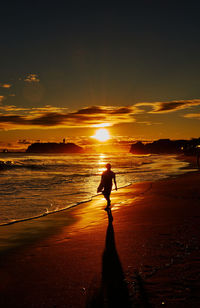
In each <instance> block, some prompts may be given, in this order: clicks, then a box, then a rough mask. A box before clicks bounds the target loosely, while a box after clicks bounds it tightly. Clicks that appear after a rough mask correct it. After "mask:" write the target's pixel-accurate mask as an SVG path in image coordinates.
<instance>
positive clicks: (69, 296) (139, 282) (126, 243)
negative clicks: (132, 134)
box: [0, 171, 200, 308]
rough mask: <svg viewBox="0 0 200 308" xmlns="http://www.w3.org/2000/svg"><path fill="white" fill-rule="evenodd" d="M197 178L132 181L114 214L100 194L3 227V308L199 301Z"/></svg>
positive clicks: (115, 199)
mask: <svg viewBox="0 0 200 308" xmlns="http://www.w3.org/2000/svg"><path fill="white" fill-rule="evenodd" d="M199 183H200V173H199V172H198V171H196V172H190V173H187V174H185V175H182V176H179V177H174V178H170V179H166V180H161V181H157V182H144V183H139V184H134V185H131V186H128V187H125V188H123V189H120V190H118V191H117V192H113V193H112V210H111V212H110V213H109V212H106V211H104V207H105V200H104V199H103V198H102V195H99V196H97V197H95V198H93V199H92V201H90V202H88V203H84V204H82V205H80V206H79V207H77V208H74V209H72V210H71V211H68V215H66V212H65V211H63V212H60V213H57V214H53V215H48V216H46V217H42V218H40V219H36V220H31V221H26V222H22V223H17V224H13V225H10V226H3V227H1V238H0V239H1V247H0V248H1V252H2V253H1V259H0V268H1V269H0V305H1V307H20V308H22V307H49V308H50V307H165V306H166V307H176V308H179V307H181V308H182V307H193V308H197V307H199V306H200V296H199V287H200V280H199V278H200V277H199V273H200V258H199V247H200V243H199V238H200V237H199V235H200V234H199V223H200V208H199V204H200V190H199ZM69 212H70V213H69ZM69 214H70V215H69ZM66 216H67V217H68V218H66Z"/></svg>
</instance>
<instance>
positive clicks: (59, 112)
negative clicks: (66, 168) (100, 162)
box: [0, 106, 137, 130]
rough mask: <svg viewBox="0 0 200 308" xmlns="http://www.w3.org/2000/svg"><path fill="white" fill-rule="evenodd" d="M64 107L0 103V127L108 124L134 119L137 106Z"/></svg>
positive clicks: (21, 127)
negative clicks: (35, 106)
mask: <svg viewBox="0 0 200 308" xmlns="http://www.w3.org/2000/svg"><path fill="white" fill-rule="evenodd" d="M66 109H67V108H58V107H53V106H45V107H41V108H17V107H15V106H0V111H2V112H3V113H1V114H0V128H1V129H6V130H9V129H30V128H57V127H92V126H97V125H102V123H106V126H112V125H114V124H119V123H130V122H134V121H135V119H134V117H133V116H134V114H136V113H137V108H135V107H134V106H128V107H121V106H119V107H118V106H89V107H86V108H82V109H79V110H77V111H74V112H66Z"/></svg>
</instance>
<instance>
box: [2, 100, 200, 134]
mask: <svg viewBox="0 0 200 308" xmlns="http://www.w3.org/2000/svg"><path fill="white" fill-rule="evenodd" d="M3 98H4V97H3V96H2V97H0V100H2V99H3ZM198 105H200V99H193V100H179V101H176V100H174V101H169V102H141V103H136V104H135V105H131V106H88V107H85V108H81V109H79V110H75V111H73V112H70V111H68V109H67V108H65V107H55V106H51V105H46V106H44V107H37V108H25V107H21V108H20V107H16V106H14V105H11V106H6V105H4V106H3V105H0V129H4V130H12V129H32V128H44V129H45V128H60V127H66V128H67V127H70V128H73V127H103V126H113V125H115V124H122V123H133V122H136V115H138V114H145V113H154V114H156V113H158V114H160V113H168V112H173V111H178V110H183V109H187V108H191V107H193V106H198ZM142 107H150V110H146V108H142ZM144 109H145V110H144ZM185 117H187V118H199V116H198V115H197V114H196V115H194V114H190V115H185ZM137 123H139V124H142V125H153V124H161V123H156V122H155V123H152V122H151V121H148V120H147V121H146V120H144V119H138V120H137Z"/></svg>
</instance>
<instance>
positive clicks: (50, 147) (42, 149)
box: [26, 142, 83, 153]
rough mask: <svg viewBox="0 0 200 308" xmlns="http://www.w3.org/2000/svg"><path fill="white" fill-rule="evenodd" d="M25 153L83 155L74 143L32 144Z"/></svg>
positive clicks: (81, 149)
mask: <svg viewBox="0 0 200 308" xmlns="http://www.w3.org/2000/svg"><path fill="white" fill-rule="evenodd" d="M26 153H83V148H82V147H80V146H78V145H76V144H75V143H64V142H63V143H56V142H48V143H39V142H36V143H32V144H31V145H30V146H29V147H28V148H27V150H26Z"/></svg>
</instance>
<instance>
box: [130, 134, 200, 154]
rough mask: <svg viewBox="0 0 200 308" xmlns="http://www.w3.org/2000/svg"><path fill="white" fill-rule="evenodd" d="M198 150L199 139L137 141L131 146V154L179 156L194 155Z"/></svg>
mask: <svg viewBox="0 0 200 308" xmlns="http://www.w3.org/2000/svg"><path fill="white" fill-rule="evenodd" d="M199 150H200V138H194V139H191V140H170V139H159V140H155V141H153V142H146V143H144V142H141V141H137V142H135V143H134V144H132V145H131V148H130V153H132V154H180V153H183V154H185V155H196V154H197V152H198V151H199Z"/></svg>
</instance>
